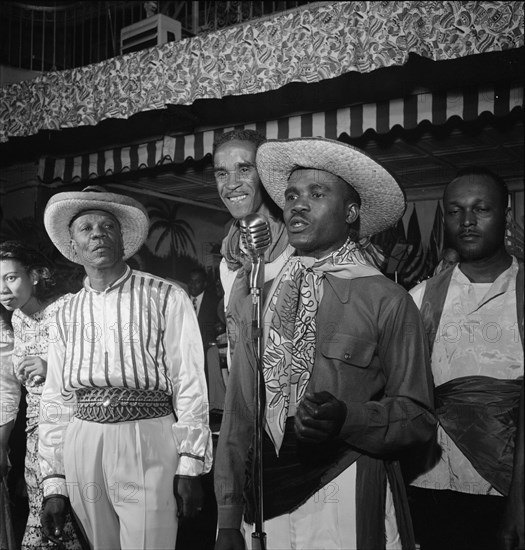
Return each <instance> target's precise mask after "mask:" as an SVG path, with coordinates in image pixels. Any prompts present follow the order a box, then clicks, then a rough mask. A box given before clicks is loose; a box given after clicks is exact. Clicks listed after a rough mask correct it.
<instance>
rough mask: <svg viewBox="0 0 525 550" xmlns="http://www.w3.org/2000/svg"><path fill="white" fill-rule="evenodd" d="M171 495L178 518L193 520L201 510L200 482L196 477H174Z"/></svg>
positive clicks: (201, 492) (201, 494)
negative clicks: (175, 503)
mask: <svg viewBox="0 0 525 550" xmlns="http://www.w3.org/2000/svg"><path fill="white" fill-rule="evenodd" d="M173 494H174V495H175V500H176V501H177V517H178V518H187V519H189V518H194V517H195V516H196V515H197V514H198V513H199V512H200V511H201V510H202V502H203V491H202V481H201V478H200V477H198V476H175V478H174V480H173Z"/></svg>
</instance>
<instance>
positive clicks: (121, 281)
mask: <svg viewBox="0 0 525 550" xmlns="http://www.w3.org/2000/svg"><path fill="white" fill-rule="evenodd" d="M131 271H132V270H131V268H130V267H129V265H127V264H126V270H125V271H124V273H123V274H122V275H121V276H120V277H119V278H118V279H116V280H114V281H113V282H112V283H110V284H109V285H108V286H107V287H106V288H105V289H104V290H102V291H99V290H95V289H94V288H93V287H92V286H91V284H90V282H89V277H87V276H86V277H85V278H84V289H85V290H87V291H88V292H95V293H97V294H101V293H102V292H111V291H112V290H113V289H115V288H118V287H120V286H122V285H123V284H124V283H125V282H126V281H127V280H128V279H129V278H130V277H131Z"/></svg>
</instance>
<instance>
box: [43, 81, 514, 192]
mask: <svg viewBox="0 0 525 550" xmlns="http://www.w3.org/2000/svg"><path fill="white" fill-rule="evenodd" d="M515 108H521V109H522V108H523V83H522V82H520V83H517V84H512V85H509V84H497V85H493V86H485V87H482V88H468V89H462V90H449V91H438V92H425V93H420V94H415V95H409V96H406V97H404V98H397V99H390V100H386V101H381V102H376V103H365V104H358V105H352V106H348V107H343V108H340V109H334V110H332V111H322V112H317V113H306V114H300V115H295V116H290V117H286V118H280V119H278V120H268V121H263V122H254V123H247V124H241V125H237V126H235V128H247V129H248V128H251V129H254V130H258V131H260V132H261V133H263V134H264V135H266V137H267V138H268V139H288V138H295V137H311V136H322V137H327V138H332V139H337V138H338V137H340V136H341V135H343V134H347V135H348V136H349V137H351V138H357V137H360V136H361V135H363V134H364V133H365V132H366V131H368V130H373V131H375V132H377V133H378V134H385V133H388V132H389V131H390V130H391V129H392V128H394V127H395V126H398V125H399V126H401V127H402V128H405V129H407V130H410V129H413V128H416V127H417V126H418V125H419V124H421V123H422V122H424V121H430V122H431V123H432V124H435V125H441V124H445V123H446V122H447V121H448V120H449V119H451V118H452V117H454V116H458V117H460V118H461V119H463V120H465V121H471V120H475V119H476V118H477V117H479V116H480V115H481V114H482V113H485V112H488V113H491V114H493V115H495V116H505V115H507V114H509V113H510V112H511V111H513V110H514V109H515ZM231 129H233V127H225V128H219V129H213V130H204V131H200V132H199V131H198V132H195V133H193V134H187V135H178V136H164V137H163V138H161V139H157V140H154V141H149V142H146V143H141V144H136V145H128V146H123V147H113V148H111V149H106V150H101V151H95V152H92V153H84V154H81V155H74V156H67V157H42V158H41V159H40V161H39V167H38V177H39V179H40V180H41V181H43V182H44V183H52V182H54V181H62V182H63V183H72V182H77V181H86V180H90V179H94V178H99V177H103V176H109V175H112V174H119V173H121V172H125V171H136V170H140V169H144V168H154V167H156V166H160V165H163V164H169V163H182V162H184V161H185V160H186V159H189V158H192V159H194V160H200V159H202V158H204V157H205V156H206V155H207V154H211V152H212V147H213V142H214V141H215V139H216V138H217V136H219V135H220V134H222V133H223V132H226V131H229V130H231Z"/></svg>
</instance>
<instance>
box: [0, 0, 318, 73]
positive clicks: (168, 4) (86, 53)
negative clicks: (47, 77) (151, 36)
mask: <svg viewBox="0 0 525 550" xmlns="http://www.w3.org/2000/svg"><path fill="white" fill-rule="evenodd" d="M309 3H311V2H305V1H302V2H301V1H295V2H211V1H210V2H195V1H194V2H191V1H172V0H160V1H158V2H151V1H150V2H144V1H142V0H141V1H129V0H128V1H123V0H116V1H104V2H102V1H101V2H99V1H77V2H74V1H65V0H62V1H61V0H55V1H48V2H45V1H44V2H42V1H40V2H37V1H36V0H35V2H34V3H33V4H31V3H30V2H16V1H6V0H4V1H3V2H2V4H1V7H0V13H1V17H0V64H3V65H7V66H10V67H15V68H19V69H28V70H31V71H40V72H44V71H50V70H62V69H72V68H75V67H81V66H84V65H89V64H91V63H96V62H99V61H103V60H105V59H109V58H111V57H114V56H117V55H120V53H121V52H120V31H121V29H122V28H124V27H126V26H129V25H131V24H133V23H136V22H138V21H140V20H142V19H145V18H146V17H148V16H149V15H152V14H154V13H161V14H164V15H166V16H168V17H171V18H173V19H177V20H178V21H180V23H181V27H182V38H187V37H191V36H195V35H197V34H199V33H203V32H208V31H214V30H218V29H221V28H224V27H228V26H231V25H236V24H239V23H244V22H246V21H249V20H252V19H256V18H260V17H265V16H268V15H271V14H273V13H277V12H282V11H286V10H290V9H294V8H297V7H300V6H301V5H305V4H309Z"/></svg>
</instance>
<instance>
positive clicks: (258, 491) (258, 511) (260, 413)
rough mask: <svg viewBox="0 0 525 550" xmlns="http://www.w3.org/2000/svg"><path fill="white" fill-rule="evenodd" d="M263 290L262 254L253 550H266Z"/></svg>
mask: <svg viewBox="0 0 525 550" xmlns="http://www.w3.org/2000/svg"><path fill="white" fill-rule="evenodd" d="M263 287H264V258H263V256H262V255H257V256H255V257H253V265H252V271H251V274H250V292H251V295H252V338H253V340H254V343H256V346H255V364H256V373H255V384H254V392H255V422H254V429H255V447H254V453H253V457H254V458H253V487H254V491H253V492H254V509H255V531H254V532H253V533H252V550H265V549H266V533H264V532H263V517H264V514H263V462H262V443H263V433H264V425H263V422H264V406H265V393H264V376H263V369H262V358H263V353H264V344H263V319H262V291H263Z"/></svg>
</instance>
